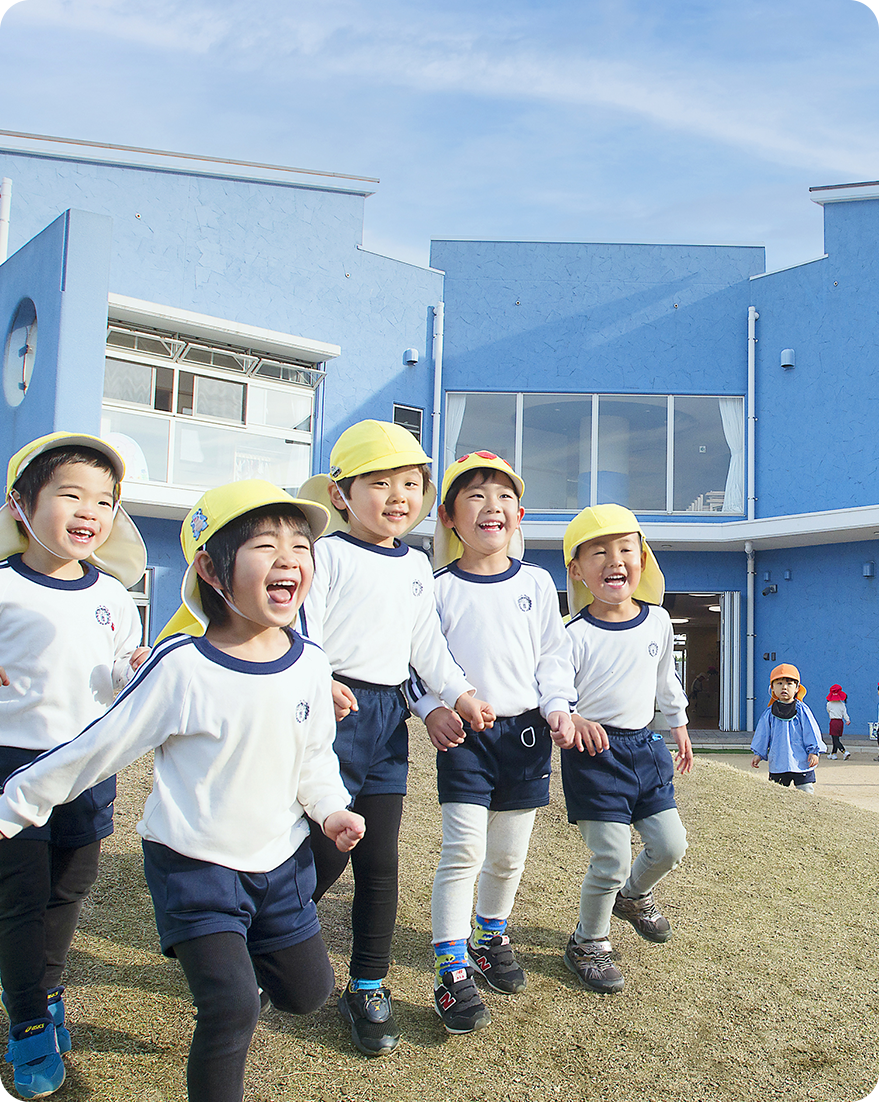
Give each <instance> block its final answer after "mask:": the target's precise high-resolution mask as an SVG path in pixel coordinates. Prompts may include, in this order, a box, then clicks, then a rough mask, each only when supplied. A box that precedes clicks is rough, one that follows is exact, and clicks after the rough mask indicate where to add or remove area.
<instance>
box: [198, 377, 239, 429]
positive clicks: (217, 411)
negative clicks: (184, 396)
mask: <svg viewBox="0 0 879 1102" xmlns="http://www.w3.org/2000/svg"><path fill="white" fill-rule="evenodd" d="M195 415H196V417H219V418H221V419H222V420H224V421H240V422H243V421H244V384H243V383H232V382H227V381H226V380H225V379H214V378H211V377H210V376H207V375H196V377H195Z"/></svg>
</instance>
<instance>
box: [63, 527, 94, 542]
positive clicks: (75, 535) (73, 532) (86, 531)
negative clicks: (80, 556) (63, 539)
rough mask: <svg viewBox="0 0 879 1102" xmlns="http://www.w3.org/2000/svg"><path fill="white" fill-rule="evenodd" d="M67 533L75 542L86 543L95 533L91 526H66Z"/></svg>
mask: <svg viewBox="0 0 879 1102" xmlns="http://www.w3.org/2000/svg"><path fill="white" fill-rule="evenodd" d="M67 534H68V536H70V538H71V539H72V540H74V541H75V542H76V543H88V541H89V540H92V539H94V538H95V533H94V532H93V531H92V530H91V528H68V529H67Z"/></svg>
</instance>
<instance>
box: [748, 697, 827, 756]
mask: <svg viewBox="0 0 879 1102" xmlns="http://www.w3.org/2000/svg"><path fill="white" fill-rule="evenodd" d="M751 750H752V752H753V753H755V754H757V756H758V757H761V758H763V759H765V760H767V761H768V762H769V772H770V773H808V772H809V769H810V768H811V767H810V765H809V755H810V754H824V753H826V752H827V747H826V746H825V745H824V741H823V739H822V738H821V731H820V729H819V727H818V724H817V723H816V722H815V717H814V716H813V715H812V713H811V711H810V710H809V707H808V705H806V704H803V702H802V701H801V700H798V701H797V711H796V715H794V716H792V718H791V719H779V718H778V716H775V715H773V714H772V709H771V708H767V709H766V711H765V712H764V713H763V715H762V716H760V719H759V720H758V722H757V729H756V730H755V731H754V738H753V739H752V740H751Z"/></svg>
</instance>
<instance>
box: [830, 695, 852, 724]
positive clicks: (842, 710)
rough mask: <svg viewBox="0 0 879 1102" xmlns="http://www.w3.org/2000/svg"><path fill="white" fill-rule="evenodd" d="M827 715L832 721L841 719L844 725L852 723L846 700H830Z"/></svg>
mask: <svg viewBox="0 0 879 1102" xmlns="http://www.w3.org/2000/svg"><path fill="white" fill-rule="evenodd" d="M827 714H828V715H829V716H830V718H831V719H841V720H842V721H843V722H844V723H850V722H851V721H850V720H849V718H848V712H847V711H846V707H845V701H844V700H828V701H827Z"/></svg>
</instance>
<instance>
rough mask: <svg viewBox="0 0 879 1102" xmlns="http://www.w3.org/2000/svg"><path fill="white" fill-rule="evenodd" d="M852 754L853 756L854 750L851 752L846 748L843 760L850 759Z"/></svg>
mask: <svg viewBox="0 0 879 1102" xmlns="http://www.w3.org/2000/svg"><path fill="white" fill-rule="evenodd" d="M851 756H852V752H851V750H846V752H845V753H844V754H843V755H842V760H843V761H848V759H849V758H850V757H851Z"/></svg>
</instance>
